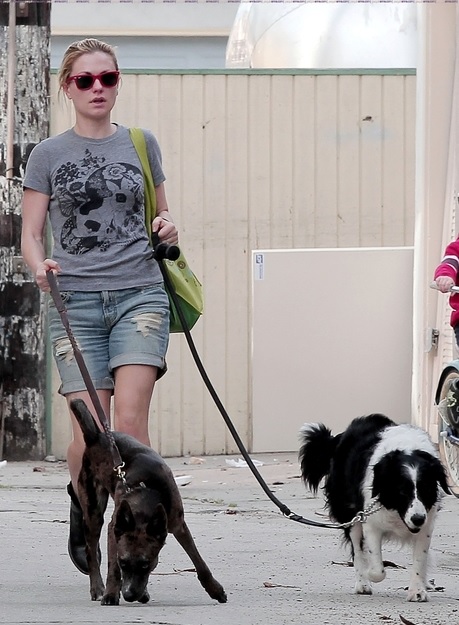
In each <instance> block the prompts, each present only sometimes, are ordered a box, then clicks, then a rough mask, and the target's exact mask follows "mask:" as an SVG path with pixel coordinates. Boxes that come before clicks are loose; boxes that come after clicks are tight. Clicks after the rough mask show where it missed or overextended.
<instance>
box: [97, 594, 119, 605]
mask: <svg viewBox="0 0 459 625" xmlns="http://www.w3.org/2000/svg"><path fill="white" fill-rule="evenodd" d="M100 603H101V605H119V603H120V595H119V593H106V594H105V595H104V596H103V597H102V601H101V602H100Z"/></svg>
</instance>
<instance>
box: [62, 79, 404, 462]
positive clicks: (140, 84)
mask: <svg viewBox="0 0 459 625" xmlns="http://www.w3.org/2000/svg"><path fill="white" fill-rule="evenodd" d="M415 82H416V79H415V76H414V75H392V74H387V75H375V74H372V73H369V74H367V75H349V74H344V75H332V74H329V73H327V72H325V73H322V74H318V75H311V74H307V73H305V74H303V73H298V74H293V75H291V74H285V73H276V74H273V75H268V74H263V73H260V74H254V75H250V74H233V73H231V72H225V73H222V74H207V75H204V74H195V73H190V74H152V75H126V76H124V77H123V84H122V87H121V90H120V95H119V99H118V103H117V106H116V109H115V112H114V117H113V118H114V120H115V121H119V122H120V123H123V124H125V125H139V126H143V127H146V128H150V129H151V130H153V132H154V133H155V134H156V135H157V137H158V140H159V142H160V145H161V148H162V152H163V162H164V169H165V172H166V176H167V183H166V184H167V194H168V199H169V205H170V208H171V212H172V214H173V215H174V217H175V220H176V222H177V224H178V226H179V228H180V233H181V242H182V245H183V247H184V250H185V252H186V255H187V257H188V259H189V261H190V264H191V265H192V267H193V269H194V270H195V272H196V273H197V275H198V276H199V277H200V278H201V279H202V281H203V284H204V286H205V296H206V310H205V315H204V317H203V319H202V320H201V321H200V322H199V323H198V325H197V326H196V327H195V329H194V330H193V336H194V339H195V341H196V346H197V349H198V351H199V353H200V355H201V358H202V361H203V364H204V366H205V367H206V369H207V372H208V375H209V376H210V378H211V380H212V382H213V384H214V386H215V388H216V391H217V393H218V394H219V396H220V398H221V400H222V402H223V404H224V405H225V407H226V408H227V410H228V412H229V414H230V416H231V418H232V420H233V423H234V425H235V427H236V429H237V430H238V432H239V434H240V435H241V437H242V439H243V440H244V441H245V442H246V443H247V444H249V445H250V443H251V433H252V415H251V391H252V388H251V377H252V372H251V315H252V311H251V306H250V290H251V250H253V249H259V248H263V249H280V248H315V247H375V246H376V247H378V246H410V245H413V236H414V149H415V145H414V144H415V141H414V131H415ZM55 92H56V80H55V76H53V93H55ZM71 123H72V116H71V109H70V108H68V107H67V106H66V105H65V103H64V102H62V103H61V104H58V103H57V101H56V98H55V97H54V96H53V99H52V134H56V133H57V132H60V131H62V130H64V129H65V128H67V127H68V126H69V125H70V124H71ZM284 323H288V319H275V320H273V332H282V324H284ZM168 363H169V372H168V374H167V375H166V376H165V378H164V379H163V380H161V381H160V382H159V383H158V386H157V389H156V391H155V398H154V401H153V404H152V411H151V412H152V414H151V435H152V443H153V445H154V446H155V447H156V448H157V449H158V451H160V453H162V454H163V455H164V456H171V455H182V454H189V453H191V454H218V453H231V452H236V451H237V448H236V446H235V444H234V442H233V439H232V437H231V435H230V434H229V433H228V431H227V429H226V426H225V425H224V422H223V419H222V418H221V416H220V414H219V412H218V410H217V408H216V407H215V406H214V404H213V402H212V400H211V398H210V396H209V394H208V392H207V391H206V389H205V387H204V385H203V383H202V381H201V378H200V376H199V373H198V371H197V369H196V367H195V365H194V363H193V361H192V358H191V355H190V352H189V349H188V346H187V344H186V341H185V338H184V337H182V336H178V335H174V336H172V337H171V346H170V351H169V356H168ZM279 364H280V363H278V362H275V361H274V360H273V363H272V366H273V367H275V368H279ZM57 386H58V383H57V381H56V376H54V377H53V389H55V388H56V387H57ZM267 392H269V389H267ZM52 415H53V426H52V431H53V451H54V453H56V454H57V455H59V456H61V455H63V453H65V447H66V444H67V439H68V426H67V425H65V426H64V425H63V420H65V419H66V418H67V417H66V415H65V405H64V401H63V399H62V398H59V397H58V396H57V395H56V393H55V392H53V406H52ZM58 423H60V426H58V425H57V424H58ZM266 427H267V428H269V423H267V424H266ZM296 445H297V441H296V440H294V441H292V449H296Z"/></svg>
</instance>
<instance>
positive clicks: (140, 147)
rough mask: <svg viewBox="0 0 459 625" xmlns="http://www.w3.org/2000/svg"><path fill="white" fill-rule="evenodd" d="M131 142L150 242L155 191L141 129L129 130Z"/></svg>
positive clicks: (154, 213)
mask: <svg viewBox="0 0 459 625" xmlns="http://www.w3.org/2000/svg"><path fill="white" fill-rule="evenodd" d="M129 134H130V136H131V141H132V143H133V145H134V147H135V150H136V152H137V156H138V157H139V159H140V163H141V165H142V170H143V181H144V196H145V227H146V229H147V233H148V238H149V239H150V242H151V222H152V221H153V219H154V218H155V216H156V191H155V183H154V181H153V174H152V173H151V167H150V160H149V158H148V152H147V142H146V141H145V135H144V133H143V130H142V128H129Z"/></svg>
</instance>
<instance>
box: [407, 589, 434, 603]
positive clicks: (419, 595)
mask: <svg viewBox="0 0 459 625" xmlns="http://www.w3.org/2000/svg"><path fill="white" fill-rule="evenodd" d="M406 600H407V601H416V602H418V603H422V602H423V601H429V597H428V596H427V590H426V589H425V588H409V589H408V596H407V598H406Z"/></svg>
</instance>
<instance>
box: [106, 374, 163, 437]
mask: <svg viewBox="0 0 459 625" xmlns="http://www.w3.org/2000/svg"><path fill="white" fill-rule="evenodd" d="M157 373H158V369H157V367H151V366H149V365H124V366H122V367H118V368H117V369H116V370H115V397H114V429H115V430H117V431H118V432H124V433H125V434H129V435H130V436H133V437H134V438H136V439H137V440H138V441H140V442H141V443H143V444H144V445H148V446H150V436H149V433H148V415H149V410H150V402H151V397H152V395H153V389H154V387H155V382H156V376H157Z"/></svg>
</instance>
